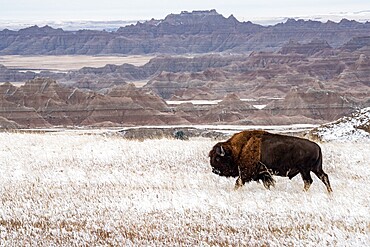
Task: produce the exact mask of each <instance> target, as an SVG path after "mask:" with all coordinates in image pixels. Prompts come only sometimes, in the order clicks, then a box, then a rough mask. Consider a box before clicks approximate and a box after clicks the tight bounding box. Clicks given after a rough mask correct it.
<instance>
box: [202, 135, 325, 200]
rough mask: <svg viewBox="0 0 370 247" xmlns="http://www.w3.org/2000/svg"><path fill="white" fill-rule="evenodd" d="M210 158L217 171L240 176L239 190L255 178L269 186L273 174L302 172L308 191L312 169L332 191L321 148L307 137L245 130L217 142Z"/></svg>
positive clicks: (214, 170)
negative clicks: (323, 167) (323, 163)
mask: <svg viewBox="0 0 370 247" xmlns="http://www.w3.org/2000/svg"><path fill="white" fill-rule="evenodd" d="M209 157H210V162H211V166H212V172H213V173H216V174H218V175H220V176H225V177H238V179H237V180H236V183H235V189H238V188H239V187H241V186H243V185H244V184H245V183H246V182H250V181H252V180H253V181H257V182H259V181H260V180H261V181H262V182H263V185H264V186H265V187H266V188H267V189H269V188H270V186H274V185H275V180H274V179H273V178H272V175H277V176H282V177H289V179H292V178H293V177H294V176H296V175H297V174H298V173H300V174H301V176H302V179H303V181H304V189H305V190H306V191H307V190H308V189H309V188H310V186H311V184H312V182H313V180H312V178H311V175H310V172H311V171H312V172H313V173H314V174H315V175H316V176H317V177H318V178H319V179H320V180H321V181H322V182H323V183H324V184H325V186H326V189H327V190H328V192H329V193H330V192H332V189H331V186H330V182H329V177H328V175H327V174H326V173H325V172H324V171H323V170H322V154H321V148H320V146H319V145H317V144H316V143H314V142H311V141H309V140H306V139H302V138H298V137H292V136H285V135H278V134H272V133H269V132H266V131H262V130H253V131H242V132H240V133H237V134H235V135H233V136H232V137H231V138H230V139H229V140H227V141H225V142H219V143H217V144H216V145H215V146H214V147H213V148H212V150H211V151H210V153H209Z"/></svg>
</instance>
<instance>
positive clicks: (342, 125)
mask: <svg viewBox="0 0 370 247" xmlns="http://www.w3.org/2000/svg"><path fill="white" fill-rule="evenodd" d="M311 134H312V135H313V136H316V137H318V138H319V139H320V140H322V141H333V140H336V141H357V140H364V139H367V140H370V107H367V108H363V109H361V110H359V111H357V112H355V113H354V114H352V116H349V117H343V118H340V119H338V120H337V121H334V122H331V123H328V124H324V125H322V126H320V127H318V128H315V129H313V130H312V131H311Z"/></svg>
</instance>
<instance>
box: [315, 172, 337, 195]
mask: <svg viewBox="0 0 370 247" xmlns="http://www.w3.org/2000/svg"><path fill="white" fill-rule="evenodd" d="M314 173H315V175H316V176H317V177H318V178H319V179H320V180H321V181H322V182H323V183H324V184H325V186H326V189H327V191H328V193H331V192H333V190H332V188H331V186H330V182H329V176H328V174H326V173H325V172H324V171H323V170H321V171H319V172H316V171H314Z"/></svg>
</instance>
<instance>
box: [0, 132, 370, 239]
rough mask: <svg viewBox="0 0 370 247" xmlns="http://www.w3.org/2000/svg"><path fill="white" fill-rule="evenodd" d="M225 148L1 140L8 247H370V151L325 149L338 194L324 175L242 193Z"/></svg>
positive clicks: (106, 140)
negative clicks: (222, 164) (225, 169)
mask: <svg viewBox="0 0 370 247" xmlns="http://www.w3.org/2000/svg"><path fill="white" fill-rule="evenodd" d="M214 144H215V142H214V141H211V140H210V139H193V140H190V141H180V140H165V139H162V140H145V141H127V140H123V139H122V138H120V137H118V136H111V135H101V134H99V135H96V134H88V135H86V134H81V133H78V132H56V133H46V134H26V133H0V170H1V172H0V194H1V201H0V239H1V241H0V246H41V245H42V246H71V245H73V246H84V245H88V246H102V245H104V246H106V245H113V246H118V245H126V246H158V245H161V246H194V245H197V246H227V245H231V246H238V245H239V246H282V245H283V246H366V245H368V244H369V242H370V237H369V236H370V235H369V225H370V214H369V212H370V211H369V210H370V208H369V205H370V198H369V193H370V188H369V186H367V185H368V184H369V182H370V181H369V180H370V170H369V169H368V166H369V164H368V163H369V160H370V152H369V150H370V143H369V142H367V143H335V142H330V143H325V144H321V146H322V149H323V156H324V165H323V166H324V170H325V171H326V172H327V173H328V175H329V177H330V180H331V183H332V187H333V190H334V193H333V194H332V195H328V194H327V192H326V189H325V186H324V185H323V184H322V183H321V181H319V180H318V179H317V178H316V177H314V175H313V179H314V183H313V184H312V186H311V188H310V190H309V191H308V192H303V182H302V179H301V178H300V176H297V177H295V178H293V180H292V181H290V180H289V179H287V178H279V177H277V178H276V179H277V185H276V187H275V188H273V189H272V190H271V191H269V190H266V189H265V188H264V187H263V185H262V184H257V183H255V182H253V183H250V184H247V185H246V186H245V187H243V188H241V189H240V190H238V191H233V187H234V182H235V179H227V178H222V177H219V176H217V175H215V174H213V173H212V172H211V169H210V166H209V161H208V152H209V150H210V149H211V147H212V146H213V145H214Z"/></svg>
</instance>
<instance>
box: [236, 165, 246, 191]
mask: <svg viewBox="0 0 370 247" xmlns="http://www.w3.org/2000/svg"><path fill="white" fill-rule="evenodd" d="M238 170H239V177H238V179H237V180H236V182H235V187H234V190H237V189H239V188H240V187H242V186H243V185H244V184H245V181H244V182H243V179H242V172H241V171H240V167H238Z"/></svg>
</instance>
